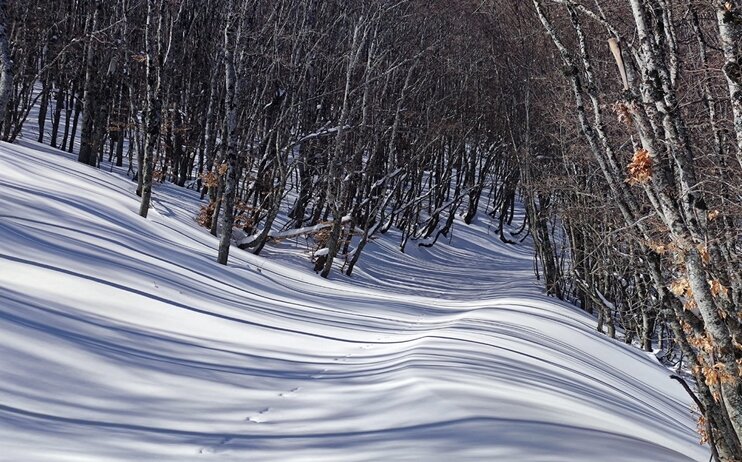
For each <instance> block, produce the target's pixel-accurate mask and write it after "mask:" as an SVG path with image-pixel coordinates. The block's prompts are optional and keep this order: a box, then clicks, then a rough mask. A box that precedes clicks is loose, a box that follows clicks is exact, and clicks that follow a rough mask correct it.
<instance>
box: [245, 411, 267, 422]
mask: <svg viewBox="0 0 742 462" xmlns="http://www.w3.org/2000/svg"><path fill="white" fill-rule="evenodd" d="M270 410H271V408H269V407H266V408H264V409H261V410H260V411H258V413H257V414H255V415H253V416H250V417H247V418H246V419H245V421H247V422H252V423H263V422H266V421H267V419H266V418H265V415H266V414H267V413H269V412H270Z"/></svg>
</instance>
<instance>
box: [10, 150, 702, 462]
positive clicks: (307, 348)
mask: <svg viewBox="0 0 742 462" xmlns="http://www.w3.org/2000/svg"><path fill="white" fill-rule="evenodd" d="M0 187H1V188H2V189H1V190H0V460H3V461H24V462H29V461H109V460H116V461H119V460H131V461H192V460H193V461H197V460H212V459H213V460H240V461H247V460H249V461H343V462H348V461H381V460H390V461H391V460H394V461H398V460H410V461H412V460H414V461H418V460H419V461H431V460H457V461H459V460H461V461H463V460H483V461H591V462H592V461H597V460H600V461H668V462H669V461H702V460H707V459H708V456H707V455H708V451H707V450H706V448H704V447H701V446H698V445H697V443H696V441H697V435H696V434H695V432H694V427H695V424H694V421H693V417H692V415H691V411H690V402H689V399H688V397H687V396H686V395H685V394H684V391H683V390H682V389H681V388H680V387H679V386H678V385H677V384H675V383H674V382H672V381H671V380H670V379H669V378H668V372H667V371H666V370H665V369H663V368H662V367H660V366H659V365H657V364H656V362H655V361H654V360H653V358H651V357H649V356H647V355H645V354H643V353H642V352H640V351H638V350H635V349H632V348H630V347H627V346H624V345H622V344H620V343H617V342H613V341H611V340H609V339H607V338H606V337H604V336H601V335H599V334H597V333H596V332H594V323H593V321H592V320H591V319H590V318H589V317H587V316H586V315H584V314H582V313H580V312H579V311H577V310H575V309H572V308H571V307H569V306H567V305H564V304H560V303H558V302H556V301H554V300H553V299H549V298H546V297H544V296H542V295H541V291H540V289H539V288H538V286H537V284H536V283H535V281H533V276H532V271H531V268H532V261H531V251H530V249H528V248H527V247H526V246H504V245H502V244H500V243H499V242H498V241H497V239H496V237H494V236H489V235H488V232H487V231H488V225H487V223H486V222H483V221H480V222H478V223H477V224H475V225H474V226H472V227H464V226H458V227H457V228H456V229H455V231H454V237H453V240H452V242H451V243H450V245H449V243H442V244H441V245H437V246H436V247H433V248H432V249H416V248H414V246H412V245H411V246H410V247H409V254H401V253H399V252H398V251H396V250H395V242H393V241H392V240H391V239H387V238H383V239H380V240H377V241H375V243H374V244H372V245H371V246H370V248H369V250H368V253H367V254H365V256H364V258H363V259H362V262H361V265H360V267H359V268H358V272H357V275H356V276H354V278H352V279H348V278H344V277H341V276H337V275H336V276H335V279H334V280H330V281H326V280H323V279H321V278H319V277H316V276H315V275H314V274H312V273H311V272H310V271H308V270H307V268H308V264H307V263H306V262H304V263H302V262H300V261H299V260H298V259H297V258H296V256H295V254H296V253H297V252H300V246H298V248H299V250H296V249H292V248H291V246H284V247H283V248H281V249H273V250H270V251H269V253H270V255H269V258H267V259H264V258H258V257H254V256H252V255H249V254H247V253H244V252H241V251H234V252H233V254H232V256H231V260H230V266H229V267H228V268H224V267H221V266H219V265H217V264H215V263H214V259H215V258H214V257H215V255H216V251H215V247H216V241H215V239H214V238H213V237H211V236H210V235H209V234H208V233H206V232H205V231H203V230H200V229H198V228H196V227H195V224H194V223H193V218H192V217H193V214H194V212H195V210H196V209H197V208H198V204H197V197H195V196H194V195H193V193H192V192H189V191H185V190H182V189H178V188H174V187H170V186H162V187H160V188H159V189H158V190H157V191H156V192H155V198H156V203H155V208H156V209H155V211H153V212H152V213H151V214H150V218H149V219H147V220H144V219H141V218H139V217H138V215H137V213H136V210H137V208H138V204H137V199H136V197H135V196H134V195H133V193H132V191H133V189H134V184H133V183H131V182H130V181H129V180H127V179H126V178H123V177H120V176H118V175H116V174H112V173H106V172H103V171H98V170H95V169H92V168H90V167H86V166H83V165H80V164H77V163H75V162H73V161H71V160H69V159H68V158H67V157H65V155H63V154H60V153H58V152H57V151H53V150H50V149H49V148H45V147H43V146H40V145H36V144H32V143H27V142H26V143H25V144H23V145H21V146H18V145H7V144H2V145H0ZM297 245H298V244H297Z"/></svg>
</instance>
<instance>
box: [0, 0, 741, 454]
mask: <svg viewBox="0 0 742 462" xmlns="http://www.w3.org/2000/svg"><path fill="white" fill-rule="evenodd" d="M0 16H1V17H0V121H2V125H1V128H0V136H1V137H2V139H3V140H4V141H6V142H9V143H14V142H17V141H18V140H19V139H21V138H22V137H23V136H24V133H25V132H24V128H27V127H29V126H33V127H36V128H38V133H39V135H38V139H37V140H35V141H37V142H39V143H44V144H47V145H49V146H51V147H54V148H58V149H61V150H64V151H67V152H70V153H74V154H75V155H76V157H77V160H78V161H79V162H80V163H82V164H87V165H89V166H91V167H97V168H104V166H107V165H111V166H116V167H123V168H124V169H125V170H127V172H128V176H129V178H130V179H131V180H132V181H135V182H136V185H137V186H136V192H137V195H138V197H139V199H138V200H139V201H140V209H139V214H140V215H141V217H145V218H146V217H147V216H148V213H149V212H150V210H151V201H152V197H153V191H155V194H156V191H157V188H158V187H159V185H162V184H164V183H171V184H174V185H177V186H179V187H183V188H187V189H191V190H195V191H197V192H198V193H199V194H200V197H201V198H202V199H203V200H204V203H203V206H202V207H201V210H200V213H198V214H197V215H196V216H194V217H193V220H196V221H197V222H198V224H199V225H200V226H202V227H203V228H205V229H207V230H208V232H210V233H211V234H212V235H214V236H216V238H218V241H219V245H218V253H217V254H215V255H214V256H213V257H214V259H216V261H218V262H219V263H221V264H223V265H226V264H227V263H228V261H229V259H230V252H232V253H234V252H235V251H236V250H235V249H241V250H243V251H247V252H250V253H252V254H254V255H259V254H261V252H263V251H264V249H265V248H266V246H268V247H269V246H271V245H272V243H274V242H280V241H281V240H282V239H286V238H290V237H295V236H308V237H310V238H311V242H312V245H313V248H312V260H311V265H313V267H312V266H309V267H308V268H307V270H308V271H310V272H311V271H312V270H313V271H314V272H316V273H318V274H320V275H321V276H323V277H324V278H330V279H332V278H334V277H352V276H353V272H354V269H355V268H356V267H357V265H359V264H360V263H359V261H362V260H363V256H364V249H366V248H367V245H369V244H370V243H373V242H374V240H376V239H377V238H379V236H382V235H385V234H386V233H387V232H388V231H390V230H394V231H395V234H394V235H395V236H398V237H399V238H398V240H397V242H396V245H397V247H398V250H399V251H400V252H407V251H409V249H410V248H412V247H416V248H417V247H419V248H430V247H432V246H435V245H437V244H438V243H439V242H442V241H445V240H446V239H448V238H449V237H450V236H451V235H452V234H453V233H455V232H457V230H456V227H461V226H466V225H467V224H471V223H473V222H475V221H476V220H477V217H478V214H479V215H481V214H486V215H488V216H489V217H490V218H491V219H492V220H493V222H495V223H496V224H498V226H497V229H494V230H493V231H492V232H493V233H494V234H495V235H496V236H497V239H499V240H500V241H501V242H502V244H503V245H506V246H514V245H516V244H517V243H518V242H520V241H523V240H525V239H532V241H533V244H534V247H535V253H536V255H535V257H536V260H535V262H536V263H535V264H534V272H535V274H536V276H537V277H538V278H539V280H540V281H541V283H542V285H543V287H544V288H545V291H546V293H547V294H548V295H550V296H552V297H555V298H557V299H561V300H565V301H568V302H570V303H572V304H574V305H576V306H578V307H579V308H580V309H582V310H584V311H585V312H587V313H589V314H591V315H593V316H595V317H596V318H597V321H598V330H599V331H601V332H603V333H605V335H607V336H609V337H613V338H620V339H621V340H623V341H625V342H626V343H629V344H634V345H636V346H637V347H638V348H641V349H643V350H645V351H648V352H651V351H653V350H661V351H662V352H663V355H662V360H663V362H665V363H666V364H667V365H669V366H671V367H674V368H675V369H676V370H678V371H681V370H685V371H687V373H688V375H687V376H685V377H683V376H682V374H680V373H678V375H675V376H674V377H675V378H676V379H677V380H678V381H679V382H681V383H682V384H683V386H684V387H685V388H686V389H687V392H688V393H689V394H690V395H691V396H692V398H693V400H694V402H695V404H696V406H697V408H698V411H699V414H698V432H699V434H700V436H699V438H700V439H701V442H702V443H707V444H709V445H710V447H711V448H712V452H713V454H712V457H713V458H714V460H716V461H722V462H733V461H740V460H742V2H739V1H737V0H526V1H510V0H447V1H443V0H348V1H340V0H274V1H264V0H209V1H203V0H61V1H60V0H54V1H53V0H23V1H21V0H3V1H0ZM76 140H79V144H77V143H76ZM91 200H94V199H93V198H91ZM518 207H522V208H523V210H524V211H525V217H524V219H522V222H520V221H518V214H517V213H516V209H517V208H518ZM281 214H286V216H287V217H288V218H289V220H288V221H287V222H285V223H284V222H281V225H280V226H279V225H278V221H277V217H279V216H280V215H281ZM457 218H460V219H461V222H457ZM513 226H515V227H516V228H519V229H517V230H516V231H514V232H508V231H507V230H508V229H509V228H508V227H513Z"/></svg>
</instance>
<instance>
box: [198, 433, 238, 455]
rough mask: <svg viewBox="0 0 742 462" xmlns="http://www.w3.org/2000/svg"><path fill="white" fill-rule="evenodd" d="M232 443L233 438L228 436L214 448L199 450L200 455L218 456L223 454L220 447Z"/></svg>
mask: <svg viewBox="0 0 742 462" xmlns="http://www.w3.org/2000/svg"><path fill="white" fill-rule="evenodd" d="M230 441H232V438H231V437H229V436H227V437H225V438H222V439H221V440H220V441H219V442H218V443H217V444H216V446H214V447H204V448H201V449H199V450H198V453H199V454H217V453H219V452H222V450H221V449H220V446H224V445H225V444H227V443H229V442H230Z"/></svg>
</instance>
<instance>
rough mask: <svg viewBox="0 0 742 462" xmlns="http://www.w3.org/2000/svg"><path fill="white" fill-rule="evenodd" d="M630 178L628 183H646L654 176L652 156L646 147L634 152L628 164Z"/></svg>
mask: <svg viewBox="0 0 742 462" xmlns="http://www.w3.org/2000/svg"><path fill="white" fill-rule="evenodd" d="M628 172H629V178H628V179H627V180H626V182H627V183H629V184H632V185H635V184H644V183H647V182H648V181H649V180H650V179H651V178H652V156H651V155H650V154H649V151H647V150H646V149H643V148H642V149H639V150H638V151H636V153H634V157H633V158H632V159H631V163H630V164H629V165H628Z"/></svg>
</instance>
